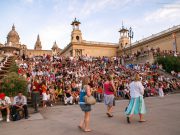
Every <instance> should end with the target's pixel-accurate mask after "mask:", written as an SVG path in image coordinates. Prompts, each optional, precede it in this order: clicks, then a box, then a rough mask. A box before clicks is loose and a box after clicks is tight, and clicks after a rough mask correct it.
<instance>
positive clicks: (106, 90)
mask: <svg viewBox="0 0 180 135" xmlns="http://www.w3.org/2000/svg"><path fill="white" fill-rule="evenodd" d="M110 85H111V84H110V83H104V93H105V94H106V95H114V92H112V91H110V90H109V87H110Z"/></svg>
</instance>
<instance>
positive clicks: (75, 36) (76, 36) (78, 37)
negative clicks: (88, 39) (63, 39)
mask: <svg viewBox="0 0 180 135" xmlns="http://www.w3.org/2000/svg"><path fill="white" fill-rule="evenodd" d="M80 24H81V23H80V22H79V21H78V20H77V19H76V18H75V19H74V21H73V22H72V23H71V25H72V27H73V31H72V32H71V42H74V43H81V41H82V33H81V30H79V25H80Z"/></svg>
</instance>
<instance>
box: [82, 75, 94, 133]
mask: <svg viewBox="0 0 180 135" xmlns="http://www.w3.org/2000/svg"><path fill="white" fill-rule="evenodd" d="M89 83H90V78H89V77H88V76H85V77H84V78H83V81H82V88H81V90H80V96H79V105H80V107H81V110H82V111H83V112H84V120H82V121H81V122H80V125H79V128H80V129H82V130H84V131H85V132H90V131H91V129H90V127H89V122H90V112H91V105H89V104H86V103H85V100H84V97H85V96H86V95H87V96H91V88H90V86H89Z"/></svg>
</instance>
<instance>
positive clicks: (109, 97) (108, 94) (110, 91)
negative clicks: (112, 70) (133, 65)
mask: <svg viewBox="0 0 180 135" xmlns="http://www.w3.org/2000/svg"><path fill="white" fill-rule="evenodd" d="M114 91H115V87H114V83H113V79H112V77H111V76H110V75H108V76H107V78H106V80H105V82H104V103H105V105H106V106H107V113H106V114H107V116H108V117H113V115H112V109H113V104H114Z"/></svg>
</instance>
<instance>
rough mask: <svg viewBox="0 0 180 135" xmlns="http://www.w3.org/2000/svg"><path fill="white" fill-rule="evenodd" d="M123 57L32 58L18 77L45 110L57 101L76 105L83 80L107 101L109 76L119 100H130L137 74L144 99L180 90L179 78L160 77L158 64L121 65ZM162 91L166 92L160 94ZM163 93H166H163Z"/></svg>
mask: <svg viewBox="0 0 180 135" xmlns="http://www.w3.org/2000/svg"><path fill="white" fill-rule="evenodd" d="M120 62H121V60H120V58H118V57H116V58H114V57H113V58H107V57H103V58H91V57H85V56H84V57H76V58H73V57H68V58H63V57H50V56H48V55H47V56H43V57H33V58H30V59H28V60H26V61H23V62H20V63H18V64H19V70H18V73H19V75H22V76H24V77H25V78H26V79H27V81H28V93H29V95H31V93H32V92H33V91H38V92H39V93H40V94H41V95H42V100H43V107H46V106H47V105H49V106H53V104H55V103H56V102H57V101H59V100H60V101H62V102H63V103H64V104H65V105H67V104H77V103H78V99H79V91H80V89H81V87H82V78H83V77H84V76H89V77H90V84H89V85H90V86H91V89H92V91H93V96H94V97H95V98H96V99H97V101H99V102H101V101H102V100H103V98H104V94H103V84H104V82H105V78H106V77H107V75H108V74H113V75H114V76H113V81H114V84H115V89H116V93H115V97H116V98H128V99H129V98H130V96H129V83H130V82H131V81H132V79H133V78H132V76H133V75H134V74H135V73H139V74H140V75H141V81H142V83H143V86H144V87H145V96H153V95H160V96H163V95H164V94H168V93H170V92H173V91H174V90H175V89H178V88H179V87H180V83H179V82H178V81H177V80H176V79H170V78H168V77H165V76H164V75H163V74H159V73H158V72H157V69H158V68H159V67H160V66H159V65H153V64H149V63H144V64H134V65H133V64H129V65H121V63H120ZM161 89H163V91H161ZM162 93H163V94H162Z"/></svg>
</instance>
